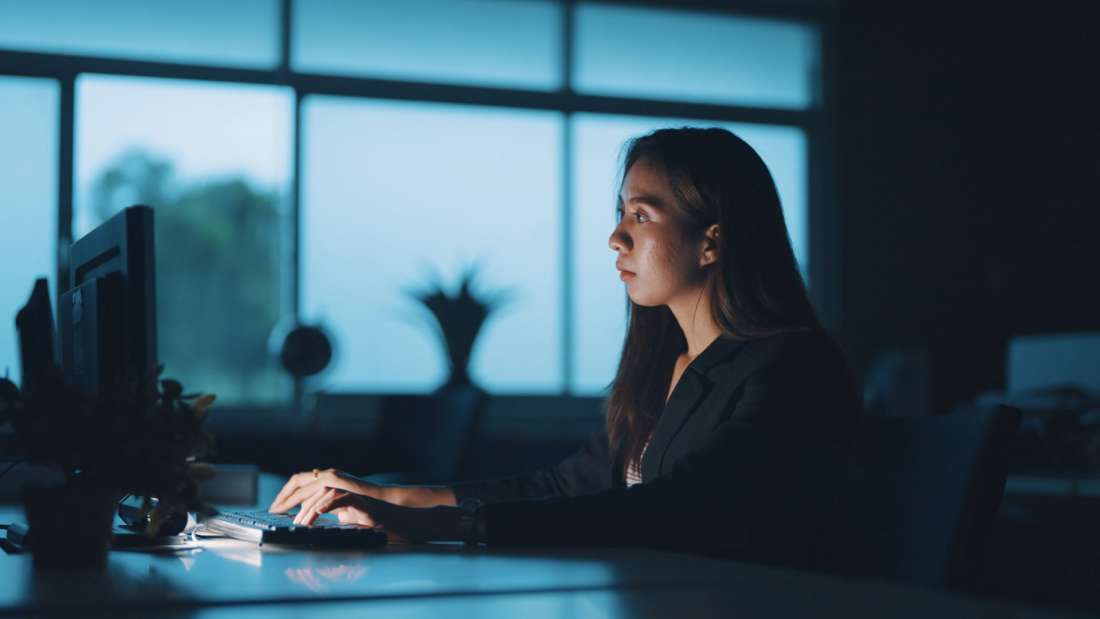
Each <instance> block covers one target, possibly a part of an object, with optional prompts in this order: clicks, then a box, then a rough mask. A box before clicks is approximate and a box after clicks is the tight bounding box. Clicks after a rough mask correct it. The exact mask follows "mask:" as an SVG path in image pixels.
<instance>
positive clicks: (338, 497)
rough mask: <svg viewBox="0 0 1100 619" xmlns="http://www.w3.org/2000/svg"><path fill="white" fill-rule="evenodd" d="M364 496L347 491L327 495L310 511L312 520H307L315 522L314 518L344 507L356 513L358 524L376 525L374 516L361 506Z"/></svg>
mask: <svg viewBox="0 0 1100 619" xmlns="http://www.w3.org/2000/svg"><path fill="white" fill-rule="evenodd" d="M362 498H363V497H362V496H360V495H357V494H350V493H347V492H339V493H337V494H334V495H332V496H326V497H325V498H324V499H323V500H321V501H319V502H318V503H317V505H315V506H314V507H313V509H312V510H311V511H310V518H312V520H307V522H313V520H316V519H317V518H318V517H319V516H320V515H321V514H327V513H329V512H332V511H334V510H337V509H341V508H343V509H344V510H350V511H352V512H354V513H355V518H356V519H357V524H364V525H366V526H374V518H372V517H371V515H370V514H369V513H367V512H366V510H363V509H361V508H360V507H359V502H360V500H361V499H362Z"/></svg>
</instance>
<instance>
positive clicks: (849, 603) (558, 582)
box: [0, 484, 1062, 619]
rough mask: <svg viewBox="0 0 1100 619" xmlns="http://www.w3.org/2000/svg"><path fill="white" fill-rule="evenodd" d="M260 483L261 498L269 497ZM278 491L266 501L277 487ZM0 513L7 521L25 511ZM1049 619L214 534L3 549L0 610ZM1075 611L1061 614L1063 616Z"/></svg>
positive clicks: (646, 572) (666, 559)
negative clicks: (46, 550) (91, 560)
mask: <svg viewBox="0 0 1100 619" xmlns="http://www.w3.org/2000/svg"><path fill="white" fill-rule="evenodd" d="M266 485H267V484H261V496H264V495H266V494H268V493H269V492H267V490H269V489H268V488H265V487H264V486H266ZM264 498H267V497H264ZM20 511H21V510H19V509H17V508H8V509H0V522H11V521H17V520H21V513H20ZM367 611H369V612H370V613H371V615H372V616H378V615H381V616H390V615H396V616H402V617H421V616H431V617H438V616H449V615H451V616H455V615H457V616H480V617H517V616H522V617H523V619H539V618H541V617H568V618H573V617H588V616H595V617H639V616H641V617H668V616H691V617H710V616H714V617H717V616H722V617H729V616H739V617H740V616H749V617H753V616H769V617H774V616H798V617H803V616H818V617H845V618H846V619H847V618H848V617H851V616H853V615H860V616H889V617H921V618H925V617H929V616H940V617H998V618H1007V617H1050V616H1056V615H1055V614H1054V613H1052V612H1048V611H1044V610H1038V609H1030V608H1024V607H1020V606H1017V605H1011V604H1007V603H1000V602H994V601H989V600H979V599H974V598H968V597H964V596H959V595H954V594H949V593H944V592H940V591H934V590H927V589H920V588H913V587H905V586H900V585H892V584H888V583H879V582H871V581H856V580H851V579H843V578H838V577H833V576H827V575H823V574H813V573H808V572H800V571H796V570H787V569H780V568H771V567H764V566H759V565H752V564H748V563H739V562H736V561H726V560H719V559H708V558H702V557H697V556H692V555H684V554H677V553H669V552H660V551H654V550H646V549H634V548H596V549H548V548H537V549H492V548H465V547H463V546H462V545H460V544H426V545H391V546H388V547H386V548H382V549H375V550H369V551H358V552H357V551H317V550H313V551H310V550H300V549H294V548H285V547H275V546H264V547H260V546H256V545H254V544H249V543H246V542H241V541H237V540H229V539H210V540H205V541H203V542H202V543H201V547H200V548H195V549H190V550H185V551H181V552H176V553H173V554H149V553H141V552H128V551H113V552H112V553H111V555H110V558H109V562H108V566H107V569H106V570H103V571H100V572H91V573H86V572H85V573H73V572H35V571H34V570H33V568H32V565H31V558H30V556H29V555H4V554H2V553H0V616H5V615H6V616H26V615H31V614H48V615H72V616H82V617H84V616H97V615H101V616H112V617H117V616H123V615H130V616H149V615H152V614H154V612H155V614H156V616H158V617H159V616H186V617H202V618H206V619H210V618H216V619H229V618H231V617H232V618H247V617H257V618H258V617H265V618H266V617H274V618H281V617H305V616H308V617H314V616H316V617H329V616H331V617H349V616H361V615H363V614H364V612H367ZM1057 616H1062V615H1057Z"/></svg>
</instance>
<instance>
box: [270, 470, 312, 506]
mask: <svg viewBox="0 0 1100 619" xmlns="http://www.w3.org/2000/svg"><path fill="white" fill-rule="evenodd" d="M314 481H316V479H314V477H313V471H308V472H304V473H295V474H294V475H291V476H290V479H288V480H287V481H286V483H285V484H283V488H282V490H279V494H277V495H276V496H275V500H274V501H272V502H271V507H269V508H267V509H268V511H270V512H276V513H280V512H285V511H286V510H288V509H290V508H291V507H293V506H294V505H295V503H289V499H290V497H291V495H293V494H294V493H295V492H298V491H299V490H300V489H301V488H302V487H303V486H306V485H307V484H309V483H311V482H314Z"/></svg>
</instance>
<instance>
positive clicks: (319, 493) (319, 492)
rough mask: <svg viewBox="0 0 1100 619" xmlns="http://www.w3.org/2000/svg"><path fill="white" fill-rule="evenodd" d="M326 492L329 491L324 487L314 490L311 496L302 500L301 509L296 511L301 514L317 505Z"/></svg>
mask: <svg viewBox="0 0 1100 619" xmlns="http://www.w3.org/2000/svg"><path fill="white" fill-rule="evenodd" d="M327 490H329V488H328V487H325V486H321V487H319V488H317V489H315V490H314V491H313V494H310V495H309V496H308V497H306V498H305V499H303V500H302V507H301V509H299V510H298V513H299V514H302V513H305V512H307V511H309V510H310V509H312V508H313V506H314V505H317V503H318V502H320V501H321V499H323V498H324V496H325V492H326V491H327Z"/></svg>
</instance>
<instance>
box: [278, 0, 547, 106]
mask: <svg viewBox="0 0 1100 619" xmlns="http://www.w3.org/2000/svg"><path fill="white" fill-rule="evenodd" d="M561 21H562V19H561V7H559V6H558V5H557V3H555V2H549V1H537V0H518V1H516V0H511V1H507V0H489V1H486V0H374V1H372V2H360V1H358V0H298V1H297V2H295V4H294V38H295V43H294V48H293V56H292V62H293V64H294V68H295V69H296V70H299V71H309V72H316V73H336V74H351V75H366V76H371V77H381V78H390V79H406V80H420V81H439V82H451V83H460V84H481V85H488V86H511V87H521V88H537V89H548V90H549V89H554V88H558V87H559V86H560V85H561V68H560V67H561V58H560V57H561V51H560V50H561V43H560V38H561V35H560V30H561Z"/></svg>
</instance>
